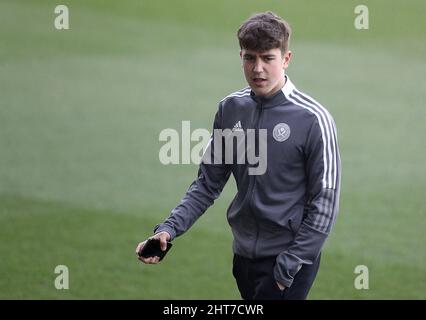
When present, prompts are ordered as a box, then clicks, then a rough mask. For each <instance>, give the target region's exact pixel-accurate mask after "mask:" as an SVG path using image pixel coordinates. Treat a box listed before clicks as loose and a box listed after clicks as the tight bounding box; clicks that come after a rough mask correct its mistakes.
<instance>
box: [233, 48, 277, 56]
mask: <svg viewBox="0 0 426 320" xmlns="http://www.w3.org/2000/svg"><path fill="white" fill-rule="evenodd" d="M241 54H242V55H251V56H259V57H262V56H271V55H273V56H276V55H281V50H280V49H279V48H274V49H269V50H266V51H255V50H248V49H242V50H241Z"/></svg>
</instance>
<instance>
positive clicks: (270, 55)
mask: <svg viewBox="0 0 426 320" xmlns="http://www.w3.org/2000/svg"><path fill="white" fill-rule="evenodd" d="M254 56H255V55H254V54H251V53H246V54H244V57H246V58H252V57H254ZM260 57H261V58H275V55H274V54H261V55H260Z"/></svg>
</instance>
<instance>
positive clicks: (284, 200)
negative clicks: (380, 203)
mask: <svg viewBox="0 0 426 320" xmlns="http://www.w3.org/2000/svg"><path fill="white" fill-rule="evenodd" d="M286 78H287V79H286V83H285V85H284V87H283V88H282V89H281V90H280V91H278V92H277V93H276V94H274V95H273V96H272V97H268V98H264V97H257V96H255V95H254V94H253V92H252V91H251V90H250V88H248V87H247V88H245V89H242V90H240V91H237V92H235V93H233V94H231V95H229V96H227V97H226V98H224V99H223V100H222V101H221V102H220V103H219V109H218V111H217V113H216V116H215V121H214V127H213V129H216V130H217V129H222V130H224V129H229V130H230V131H238V132H242V133H243V135H244V134H247V132H248V131H249V130H250V129H252V131H254V132H256V133H257V137H258V139H256V140H255V141H257V142H256V145H255V149H256V151H257V152H258V153H259V150H260V149H259V148H260V147H259V143H260V142H259V141H260V139H259V134H258V132H260V130H259V129H266V146H267V148H266V150H267V151H266V153H265V154H264V157H263V159H264V160H265V161H266V164H267V166H266V169H265V170H261V173H262V174H249V172H248V170H249V168H251V167H254V166H255V164H251V163H250V162H249V161H245V163H241V162H239V163H237V162H236V161H235V157H236V156H235V154H234V157H233V160H234V161H228V162H227V161H210V162H207V161H202V162H201V164H200V167H199V171H198V177H197V178H196V179H195V181H194V182H193V183H192V184H191V186H190V187H189V189H188V191H187V192H186V195H185V196H184V197H183V199H182V201H181V203H180V204H179V205H178V206H177V207H176V208H174V209H173V210H172V212H171V215H170V217H169V218H168V219H166V220H165V221H164V223H162V224H159V225H157V226H156V227H155V229H154V232H155V233H158V232H160V231H167V232H168V233H169V234H170V235H171V237H172V239H173V238H175V237H176V236H179V235H181V234H183V233H184V232H185V231H187V230H188V229H189V228H190V227H191V226H192V224H193V223H194V222H195V221H196V220H197V219H198V218H199V217H200V216H201V215H202V214H203V213H204V212H205V211H206V209H207V208H208V207H209V206H210V205H212V204H213V202H214V200H215V199H216V198H217V197H218V196H219V195H220V193H221V191H222V189H223V187H224V185H225V184H226V182H227V180H228V178H229V176H230V174H231V173H232V174H233V176H234V178H235V180H236V184H237V189H238V192H237V194H236V195H235V197H234V199H233V201H232V203H231V204H230V206H229V208H228V211H227V218H228V222H229V224H230V226H231V229H232V233H233V236H234V241H233V250H234V253H236V254H238V255H241V256H244V257H247V258H252V259H255V258H262V257H272V256H276V265H275V269H274V276H275V279H276V280H277V281H278V282H280V283H282V284H283V285H285V286H286V287H290V286H291V284H292V282H293V279H294V276H295V275H296V273H297V272H298V271H299V270H300V268H301V267H302V265H303V264H311V263H312V262H313V261H314V260H315V259H316V258H317V256H318V255H319V253H320V251H321V248H322V246H323V244H324V241H325V240H326V238H327V236H328V234H329V233H330V230H331V228H332V226H333V224H334V221H335V218H336V215H337V212H338V207H339V193H340V173H341V166H340V156H339V148H338V144H337V137H336V128H335V123H334V120H333V118H332V116H331V115H330V113H329V112H328V111H327V110H326V109H325V108H324V107H323V106H321V105H320V104H319V103H318V102H316V101H315V100H314V99H313V98H311V97H309V96H307V95H306V94H304V93H302V92H300V91H299V90H297V89H296V88H295V86H294V85H293V83H292V82H291V81H290V79H289V78H288V77H287V76H286ZM236 129H237V130H236ZM253 129H254V130H253ZM216 139H217V137H216ZM247 141H248V140H247ZM247 143H248V142H247ZM214 146H216V144H215V136H213V135H212V138H211V139H210V142H209V147H208V148H207V149H206V153H205V154H204V156H205V157H206V154H207V155H210V154H213V153H214V149H215V147H214ZM235 149H237V148H235ZM247 149H248V148H247ZM216 150H218V148H216ZM234 153H235V151H234ZM213 156H215V155H212V157H213ZM222 157H223V155H222ZM204 159H205V158H204ZM211 159H213V158H211ZM205 162H206V163H205ZM230 162H231V163H230ZM262 171H264V172H262Z"/></svg>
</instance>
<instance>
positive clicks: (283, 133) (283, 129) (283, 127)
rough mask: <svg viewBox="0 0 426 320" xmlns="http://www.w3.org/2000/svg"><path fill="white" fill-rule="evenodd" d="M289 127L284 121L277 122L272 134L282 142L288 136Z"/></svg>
mask: <svg viewBox="0 0 426 320" xmlns="http://www.w3.org/2000/svg"><path fill="white" fill-rule="evenodd" d="M290 132H291V131H290V127H289V126H288V124H286V123H278V124H277V125H276V126H275V127H274V131H273V136H274V139H275V140H277V141H278V142H283V141H286V140H287V139H288V137H290Z"/></svg>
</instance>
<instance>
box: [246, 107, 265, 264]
mask: <svg viewBox="0 0 426 320" xmlns="http://www.w3.org/2000/svg"><path fill="white" fill-rule="evenodd" d="M262 112H263V105H262V102H261V103H260V111H259V116H258V117H257V121H256V133H257V134H258V136H257V137H256V138H257V139H259V126H260V119H261V117H262ZM259 148H260V146H258V148H257V149H258V151H259ZM256 181H257V179H256V176H255V175H253V183H252V185H251V189H250V191H249V194H250V198H249V209H250V212H251V214H252V215H253V218H254V221H255V222H256V227H257V228H256V238H255V239H254V246H253V258H254V259H255V258H256V256H257V254H256V247H257V241H258V240H259V223H258V222H257V219H256V214H255V212H254V210H253V206H252V202H253V194H254V189H255V187H256Z"/></svg>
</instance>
